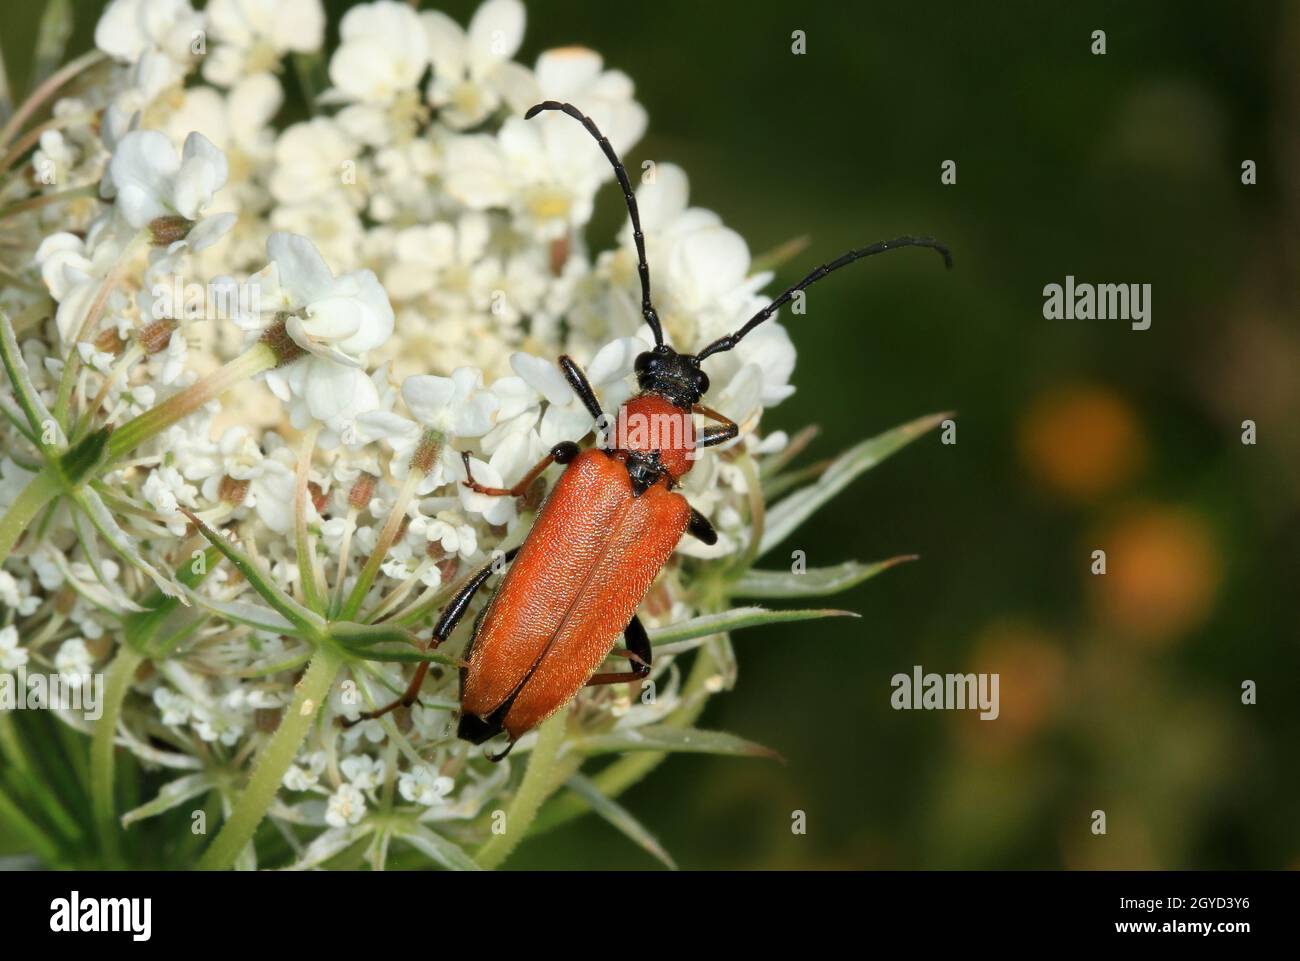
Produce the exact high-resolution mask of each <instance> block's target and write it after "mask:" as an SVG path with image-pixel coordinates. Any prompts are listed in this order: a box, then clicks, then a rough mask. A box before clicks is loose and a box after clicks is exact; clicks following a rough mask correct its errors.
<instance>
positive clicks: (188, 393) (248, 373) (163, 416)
mask: <svg viewBox="0 0 1300 961" xmlns="http://www.w3.org/2000/svg"><path fill="white" fill-rule="evenodd" d="M275 365H276V356H275V351H274V350H272V349H271V348H270V347H269V346H268V345H267V344H265V343H262V342H260V341H259V342H258V343H256V344H254V345H253V346H252V347H250V348H249V349H248V350H246V351H245V352H244V353H242V354H240V355H239V356H238V357H236V358H235V359H234V360H232V361H230V362H229V363H227V364H225V365H224V366H222V367H219V368H217V369H216V370H214V371H213V372H212V373H210V374H208V375H207V376H206V377H204V378H203V379H201V380H199V381H196V382H195V383H194V384H192V385H191V386H189V387H187V388H186V389H185V390H183V391H181V392H180V393H179V394H176V395H175V396H173V397H169V398H167V400H165V401H163V402H162V403H161V404H158V405H157V406H156V407H152V408H150V409H149V410H147V411H145V412H144V413H143V414H141V415H140V416H139V417H136V418H135V419H134V420H130V421H127V422H126V423H125V424H123V425H122V426H121V427H119V428H118V429H117V430H115V431H113V436H112V437H111V438H109V441H108V456H109V459H110V460H111V461H112V460H118V459H120V458H122V457H125V456H126V455H127V454H129V453H131V451H133V450H134V449H135V448H136V447H138V446H140V444H142V443H144V442H145V441H146V440H148V439H149V438H151V437H154V436H156V435H158V434H161V433H162V432H163V431H165V430H166V429H167V428H168V427H171V426H172V425H173V424H175V423H176V422H177V421H179V420H181V419H182V418H185V417H188V416H189V415H190V414H192V413H194V412H195V411H196V410H198V409H199V408H200V407H202V406H203V405H204V404H206V403H207V402H208V401H210V400H212V399H213V398H214V397H219V396H221V395H222V394H224V393H225V392H226V391H227V390H229V389H230V388H231V387H234V386H235V385H236V384H238V383H240V382H241V381H245V380H248V379H249V378H251V377H255V376H256V375H258V374H260V373H262V371H265V370H270V369H271V368H272V367H274V366H275Z"/></svg>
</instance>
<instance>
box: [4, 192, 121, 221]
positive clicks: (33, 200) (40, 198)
mask: <svg viewBox="0 0 1300 961" xmlns="http://www.w3.org/2000/svg"><path fill="white" fill-rule="evenodd" d="M98 195H99V188H98V187H97V186H95V185H94V184H87V185H86V186H84V187H72V188H71V189H69V190H60V191H59V192H58V193H53V194H37V195H36V196H35V197H28V198H26V199H25V200H15V201H14V202H13V203H11V204H8V205H7V206H4V207H0V220H7V219H8V218H10V217H12V216H14V214H21V213H23V212H25V211H28V210H36V209H37V208H39V207H47V206H49V205H50V204H58V203H62V202H63V201H65V200H79V199H81V198H82V197H96V196H98Z"/></svg>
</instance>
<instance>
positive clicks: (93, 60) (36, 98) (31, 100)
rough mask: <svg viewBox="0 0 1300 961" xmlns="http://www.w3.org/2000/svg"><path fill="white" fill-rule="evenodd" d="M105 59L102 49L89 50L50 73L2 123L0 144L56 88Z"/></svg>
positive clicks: (16, 131)
mask: <svg viewBox="0 0 1300 961" xmlns="http://www.w3.org/2000/svg"><path fill="white" fill-rule="evenodd" d="M106 59H108V58H107V56H106V55H105V54H104V53H103V52H102V51H100V50H91V51H90V52H89V53H83V54H82V55H81V56H80V57H78V58H77V59H76V60H73V61H71V62H69V63H68V64H67V65H66V66H64V67H62V68H61V69H60V70H59V71H58V72H56V73H54V74H51V75H50V77H49V78H48V79H47V80H46V81H45V82H44V83H42V84H41V85H40V86H39V87H37V88H36V89H35V90H33V91H32V95H31V96H30V97H28V98H27V99H26V101H24V102H23V105H22V106H21V107H19V108H18V111H17V112H16V113H15V114H14V115H13V116H12V117H10V118H9V122H8V123H6V124H5V125H4V129H3V130H0V144H7V143H9V142H10V141H11V140H13V138H14V136H15V135H16V134H17V133H18V131H19V130H21V129H22V128H23V124H24V123H26V122H27V118H28V117H30V116H31V115H32V114H33V113H35V112H36V110H37V108H38V107H40V105H41V104H43V103H44V102H45V101H46V100H48V99H49V98H50V97H51V96H52V95H53V94H54V92H55V91H56V90H58V89H59V88H60V87H62V86H63V85H64V84H65V83H67V82H68V81H69V80H71V79H72V78H73V77H75V76H76V75H77V74H79V73H81V71H83V70H85V69H86V68H87V67H93V66H94V65H95V64H97V63H99V62H100V61H101V60H106Z"/></svg>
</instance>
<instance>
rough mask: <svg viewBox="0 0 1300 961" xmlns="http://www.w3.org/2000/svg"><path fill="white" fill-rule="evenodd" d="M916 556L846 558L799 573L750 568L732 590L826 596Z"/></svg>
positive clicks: (739, 593) (763, 594) (743, 593)
mask: <svg viewBox="0 0 1300 961" xmlns="http://www.w3.org/2000/svg"><path fill="white" fill-rule="evenodd" d="M916 558H917V555H915V554H904V555H900V556H898V557H891V558H889V559H888V560H884V561H877V562H876V563H874V564H862V563H860V562H858V561H846V562H844V563H843V564H836V565H835V566H834V567H813V568H809V569H808V570H806V571H803V572H802V573H798V574H797V573H795V572H794V571H761V570H757V569H750V570H748V571H746V572H745V573H744V574H742V575H741V576H740V577H739V578H738V579H737V580H736V582H735V583H734V584H733V585H732V587H731V593H732V594H734V595H736V596H737V597H825V596H826V595H827V594H838V593H839V592H840V591H847V590H848V589H849V588H850V587H855V586H857V585H858V584H861V583H862V582H863V581H865V580H869V579H870V578H873V577H875V576H876V575H877V574H879V573H881V572H882V571H887V570H889V569H890V568H891V567H895V566H897V565H899V564H902V563H905V562H907V561H914V560H916Z"/></svg>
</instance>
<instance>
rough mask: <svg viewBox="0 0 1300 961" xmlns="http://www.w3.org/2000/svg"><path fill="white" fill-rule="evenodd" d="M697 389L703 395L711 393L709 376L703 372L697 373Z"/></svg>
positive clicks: (698, 371)
mask: <svg viewBox="0 0 1300 961" xmlns="http://www.w3.org/2000/svg"><path fill="white" fill-rule="evenodd" d="M695 389H696V390H698V391H699V392H700V394H701V395H703V394H707V393H708V392H709V375H708V374H706V373H705V372H704V371H702V370H697V371H696V372H695Z"/></svg>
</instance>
